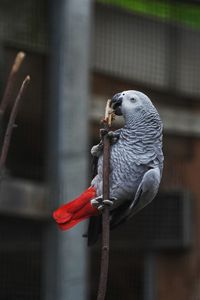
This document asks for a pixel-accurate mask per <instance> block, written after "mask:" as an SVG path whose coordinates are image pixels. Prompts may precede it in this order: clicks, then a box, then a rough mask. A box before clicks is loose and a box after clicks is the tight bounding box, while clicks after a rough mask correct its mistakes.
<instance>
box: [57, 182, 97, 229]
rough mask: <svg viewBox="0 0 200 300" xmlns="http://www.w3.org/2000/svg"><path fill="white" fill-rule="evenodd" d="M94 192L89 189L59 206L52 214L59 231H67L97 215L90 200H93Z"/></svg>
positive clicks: (91, 188) (92, 189)
mask: <svg viewBox="0 0 200 300" xmlns="http://www.w3.org/2000/svg"><path fill="white" fill-rule="evenodd" d="M95 196H96V190H95V189H94V188H93V187H89V188H88V189H87V190H86V191H84V192H83V193H82V194H81V195H80V196H79V197H78V198H76V199H74V200H73V201H71V202H69V203H67V204H64V205H62V206H60V207H59V208H58V209H57V210H56V211H54V213H53V218H54V219H55V221H56V222H57V224H58V226H59V228H60V229H61V230H67V229H70V228H71V227H73V226H75V225H76V224H77V223H79V222H81V221H83V220H85V219H87V218H89V217H91V216H96V215H98V214H99V212H98V209H97V208H95V207H93V206H92V205H91V203H90V200H92V199H93V198H95Z"/></svg>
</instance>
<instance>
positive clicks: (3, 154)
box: [0, 76, 30, 170]
mask: <svg viewBox="0 0 200 300" xmlns="http://www.w3.org/2000/svg"><path fill="white" fill-rule="evenodd" d="M29 81H30V76H26V78H25V79H24V81H23V83H22V85H21V88H20V90H19V92H18V95H17V97H16V100H15V102H14V105H13V108H12V111H11V114H10V118H9V122H8V126H7V129H6V133H5V136H4V140H3V146H2V150H1V156H0V170H1V169H2V167H3V166H4V164H5V162H6V158H7V154H8V149H9V145H10V140H11V136H12V132H13V128H14V125H15V119H16V116H17V112H18V107H19V102H20V100H21V98H22V95H23V93H24V91H25V89H26V87H27V85H28V83H29Z"/></svg>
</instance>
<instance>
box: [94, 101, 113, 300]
mask: <svg viewBox="0 0 200 300" xmlns="http://www.w3.org/2000/svg"><path fill="white" fill-rule="evenodd" d="M112 119H113V111H112V110H111V108H110V100H108V101H107V105H106V111H105V119H104V127H105V129H106V131H107V133H106V134H105V135H104V137H103V200H108V199H109V197H110V195H109V194H110V186H109V175H110V138H109V137H108V132H109V128H110V126H111V122H112ZM109 244H110V213H109V207H108V206H107V205H105V207H104V210H103V213H102V249H101V269H100V279H99V288H98V295H97V300H104V299H105V295H106V288H107V278H108V264H109Z"/></svg>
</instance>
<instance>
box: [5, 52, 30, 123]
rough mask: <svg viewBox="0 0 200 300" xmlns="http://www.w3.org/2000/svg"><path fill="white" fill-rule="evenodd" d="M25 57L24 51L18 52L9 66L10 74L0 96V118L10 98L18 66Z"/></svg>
mask: <svg viewBox="0 0 200 300" xmlns="http://www.w3.org/2000/svg"><path fill="white" fill-rule="evenodd" d="M24 58H25V53H24V52H21V51H20V52H18V54H17V56H16V58H15V61H14V63H13V66H12V68H11V71H10V74H9V76H8V81H7V84H6V88H5V92H4V95H3V98H2V101H1V103H0V119H1V118H2V116H3V114H4V112H5V110H6V108H7V106H8V104H9V102H10V99H11V93H12V90H13V87H14V84H15V80H16V75H17V73H18V71H19V69H20V66H21V64H22V62H23V60H24Z"/></svg>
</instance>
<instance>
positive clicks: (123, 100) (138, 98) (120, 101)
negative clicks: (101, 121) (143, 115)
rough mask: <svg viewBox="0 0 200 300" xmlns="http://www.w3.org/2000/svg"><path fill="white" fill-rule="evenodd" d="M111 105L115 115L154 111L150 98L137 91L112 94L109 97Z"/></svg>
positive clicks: (133, 114)
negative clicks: (110, 97)
mask: <svg viewBox="0 0 200 300" xmlns="http://www.w3.org/2000/svg"><path fill="white" fill-rule="evenodd" d="M111 106H112V108H113V109H114V111H115V114H116V115H123V116H124V117H125V118H126V117H128V116H135V115H136V114H139V113H140V112H141V111H142V112H145V111H147V112H149V111H155V112H156V113H157V111H156V108H155V107H154V105H153V104H152V102H151V100H150V99H149V98H148V97H147V96H146V95H145V94H143V93H141V92H139V91H134V90H129V91H124V92H121V93H118V94H116V95H114V96H113V97H112V99H111Z"/></svg>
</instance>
